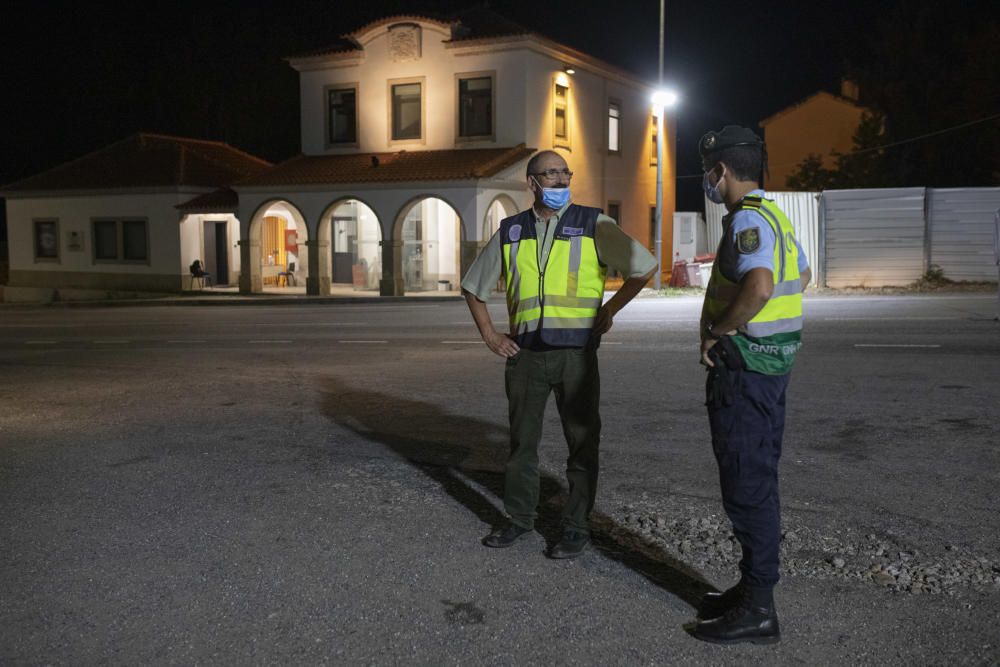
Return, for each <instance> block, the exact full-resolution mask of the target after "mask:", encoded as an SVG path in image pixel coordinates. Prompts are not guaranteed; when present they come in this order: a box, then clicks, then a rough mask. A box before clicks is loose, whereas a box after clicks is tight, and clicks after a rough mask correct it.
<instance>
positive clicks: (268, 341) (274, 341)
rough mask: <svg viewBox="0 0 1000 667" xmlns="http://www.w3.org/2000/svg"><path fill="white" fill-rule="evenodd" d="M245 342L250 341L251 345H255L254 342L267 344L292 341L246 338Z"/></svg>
mask: <svg viewBox="0 0 1000 667" xmlns="http://www.w3.org/2000/svg"><path fill="white" fill-rule="evenodd" d="M247 342H248V343H250V344H251V345H256V344H261V345H267V344H269V343H280V344H285V343H291V342H292V341H290V340H248V341H247Z"/></svg>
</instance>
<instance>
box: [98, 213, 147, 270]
mask: <svg viewBox="0 0 1000 667" xmlns="http://www.w3.org/2000/svg"><path fill="white" fill-rule="evenodd" d="M93 234H94V242H93V248H94V261H95V262H148V261H149V224H148V222H147V221H146V220H142V219H125V220H108V219H102V220H94V221H93Z"/></svg>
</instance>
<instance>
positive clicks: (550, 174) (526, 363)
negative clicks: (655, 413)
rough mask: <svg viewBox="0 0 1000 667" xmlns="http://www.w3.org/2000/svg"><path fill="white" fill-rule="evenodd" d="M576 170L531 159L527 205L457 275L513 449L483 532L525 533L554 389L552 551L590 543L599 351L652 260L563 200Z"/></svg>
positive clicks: (553, 157) (503, 541)
mask: <svg viewBox="0 0 1000 667" xmlns="http://www.w3.org/2000/svg"><path fill="white" fill-rule="evenodd" d="M572 176H573V172H571V171H570V170H569V167H568V166H567V164H566V161H565V160H564V159H563V158H562V156H560V155H559V154H558V153H555V152H553V151H542V152H540V153H536V154H535V155H534V156H532V158H531V159H530V160H529V161H528V166H527V181H528V187H529V188H530V190H531V192H532V193H533V194H534V205H533V206H532V207H531V208H529V209H527V210H525V211H522V212H521V213H518V214H517V215H514V216H512V217H510V218H506V219H504V220H503V221H501V222H500V229H499V231H498V232H497V233H496V234H494V235H493V237H492V238H491V239H490V240H489V242H488V243H487V244H486V246H485V247H484V248H483V251H482V253H480V255H479V257H477V258H476V261H475V262H474V263H473V264H472V266H471V267H470V268H469V271H468V273H466V275H465V278H464V279H463V280H462V291H463V293H464V294H465V299H466V302H467V303H468V304H469V310H470V311H471V312H472V317H473V319H474V320H475V322H476V326H477V327H478V328H479V333H480V334H481V335H482V337H483V341H484V342H485V343H486V345H487V347H489V349H490V350H492V351H493V352H494V353H496V354H498V355H500V356H501V357H506V359H507V367H506V372H505V380H506V390H507V400H508V417H509V420H510V455H509V457H508V460H507V465H506V470H505V475H504V510H505V511H506V514H507V515H508V516H509V518H510V523H509V524H508V525H506V526H501V527H498V528H497V529H496V530H494V531H493V532H492V533H491V534H490V535H488V536H487V537H486V538H484V540H483V544H485V545H486V546H489V547H509V546H510V545H512V544H513V543H514V542H515V541H516V540H517V539H519V538H520V537H522V536H523V535H525V534H526V533H529V532H531V531H532V530H533V527H534V521H535V519H536V517H537V516H538V514H537V506H538V496H539V483H540V478H539V473H538V442H539V440H540V439H541V435H542V421H543V418H544V414H545V403H546V401H548V397H549V394H550V393H552V392H554V393H555V397H556V407H557V408H558V410H559V416H560V417H561V419H562V426H563V434H564V435H565V437H566V443H567V444H568V445H569V458H568V459H567V460H566V478H567V481H568V482H569V498H568V500H567V502H566V505H565V507H564V508H563V513H562V517H563V518H562V523H563V532H562V537H561V539H560V540H559V542H558V543H557V544H556V545H555V547H554V548H553V549H552V551H551V552H550V553H549V555H550V556H551V557H552V558H574V557H576V556H579V555H580V554H581V553H582V552H583V550H584V549H585V548H586V546H587V544H588V543H589V535H590V528H589V517H590V512H591V510H592V509H593V507H594V499H595V497H596V494H597V473H598V444H599V442H600V434H601V418H600V414H599V410H598V407H599V403H600V377H599V375H598V369H597V347H598V345H599V344H600V338H601V335H602V334H604V333H606V332H607V331H608V330H609V329H610V328H611V325H612V322H613V319H614V316H615V314H616V313H617V312H618V311H619V310H621V309H622V307H624V306H625V304H627V303H628V302H629V301H631V300H632V298H633V297H634V296H635V295H636V294H638V293H639V291H640V290H641V289H642V288H643V286H644V285H645V284H646V282H647V281H648V280H649V278H650V277H651V276H652V275H653V273H654V271H655V270H656V260H655V259H654V258H653V256H652V255H651V254H650V253H649V252H648V251H647V250H646V249H645V248H644V247H642V246H641V245H640V244H638V243H637V242H635V241H634V240H632V239H631V238H629V237H628V236H627V235H626V234H625V233H624V232H623V231H622V230H621V228H620V227H619V226H618V225H617V224H615V221H614V220H612V219H611V218H609V217H607V216H605V215H602V214H601V211H600V209H596V208H590V207H588V206H579V205H577V204H573V203H570V201H571V194H570V179H571V178H572ZM609 266H610V267H612V268H614V269H617V270H618V271H620V272H621V274H622V275H623V276H625V277H626V278H627V279H626V280H625V282H624V284H623V285H622V287H621V288H620V289H619V290H618V292H617V293H616V294H615V295H614V296H613V297H611V298H610V299H609V300H608V302H607V303H604V304H603V305H602V301H603V298H604V282H605V277H606V275H607V268H608V267H609ZM501 274H502V275H503V276H504V278H505V282H506V292H507V311H508V315H509V322H510V332H509V333H507V334H502V333H499V332H498V331H497V330H496V329H495V328H494V326H493V322H492V320H491V319H490V316H489V313H488V312H487V309H486V303H485V302H486V301H487V300H488V299H489V298H490V294H491V292H492V291H493V289H494V287H495V286H496V285H497V281H498V280H499V279H500V276H501Z"/></svg>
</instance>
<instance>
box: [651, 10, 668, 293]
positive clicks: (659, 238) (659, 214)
mask: <svg viewBox="0 0 1000 667" xmlns="http://www.w3.org/2000/svg"><path fill="white" fill-rule="evenodd" d="M664 2H665V0H660V80H659V84H658V85H659V90H661V91H662V90H663V10H664V7H663V5H664ZM664 111H665V105H664V104H663V103H662V99H661V101H660V104H658V108H657V110H656V216H655V221H654V226H655V227H656V229H655V231H654V232H653V239H654V242H653V246H654V248H655V250H656V275H655V276H654V277H653V288H654V289H656V290H659V289H660V281H661V277H662V275H663V140H664V138H665V137H664V134H663V127H664V123H663V113H664Z"/></svg>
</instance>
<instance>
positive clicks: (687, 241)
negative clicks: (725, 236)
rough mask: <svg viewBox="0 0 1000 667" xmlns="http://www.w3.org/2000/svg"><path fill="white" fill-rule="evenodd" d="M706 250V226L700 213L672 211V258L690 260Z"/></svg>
mask: <svg viewBox="0 0 1000 667" xmlns="http://www.w3.org/2000/svg"><path fill="white" fill-rule="evenodd" d="M706 252H708V226H707V225H706V224H705V218H704V217H703V216H702V214H701V213H697V212H693V211H678V212H676V213H674V260H675V261H676V260H685V261H691V260H692V259H694V257H695V255H704V254H705V253H706Z"/></svg>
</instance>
